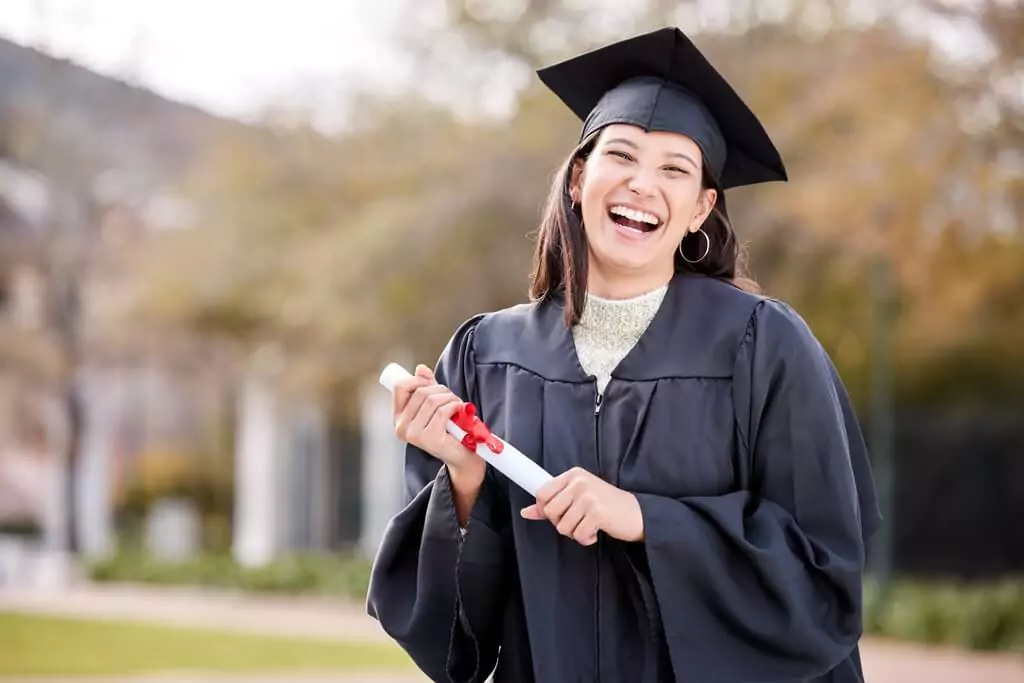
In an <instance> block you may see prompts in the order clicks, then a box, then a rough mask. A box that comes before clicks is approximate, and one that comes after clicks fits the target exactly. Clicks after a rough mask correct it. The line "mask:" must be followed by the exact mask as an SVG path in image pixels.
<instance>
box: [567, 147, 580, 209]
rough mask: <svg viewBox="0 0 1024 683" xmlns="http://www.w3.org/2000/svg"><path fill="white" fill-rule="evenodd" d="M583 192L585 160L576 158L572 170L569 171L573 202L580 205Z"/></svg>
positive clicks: (570, 193) (570, 191)
mask: <svg viewBox="0 0 1024 683" xmlns="http://www.w3.org/2000/svg"><path fill="white" fill-rule="evenodd" d="M582 193H583V161H581V160H580V159H575V160H574V161H573V162H572V171H570V173H569V198H570V200H571V201H572V203H573V204H575V205H576V206H579V204H580V196H581V195H582Z"/></svg>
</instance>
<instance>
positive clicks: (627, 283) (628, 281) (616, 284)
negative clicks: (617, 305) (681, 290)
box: [587, 261, 673, 300]
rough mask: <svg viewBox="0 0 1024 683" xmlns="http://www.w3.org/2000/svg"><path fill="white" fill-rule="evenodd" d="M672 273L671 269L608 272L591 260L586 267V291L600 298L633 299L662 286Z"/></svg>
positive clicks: (670, 277)
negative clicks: (667, 270)
mask: <svg viewBox="0 0 1024 683" xmlns="http://www.w3.org/2000/svg"><path fill="white" fill-rule="evenodd" d="M672 275H673V272H672V271H669V272H668V273H660V272H654V273H644V274H642V275H638V274H636V273H621V274H619V273H616V274H610V273H607V272H605V271H604V270H602V269H601V268H600V267H596V266H595V264H594V262H593V261H591V262H590V264H588V269H587V291H588V292H589V293H590V294H592V295H594V296H597V297H600V298H602V299H611V300H619V299H633V298H636V297H638V296H643V295H644V294H647V293H648V292H653V291H654V290H656V289H659V288H661V287H664V286H665V285H667V284H668V283H669V281H671V279H672Z"/></svg>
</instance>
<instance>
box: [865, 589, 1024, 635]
mask: <svg viewBox="0 0 1024 683" xmlns="http://www.w3.org/2000/svg"><path fill="white" fill-rule="evenodd" d="M864 597H865V620H864V627H865V632H866V633H870V634H874V635H879V636H885V637H888V638H895V639H900V640H910V641H917V642H922V643H929V644H940V645H950V646H956V647H962V648H967V649H972V650H1006V651H1015V652H1021V653H1022V654H1024V578H1022V579H1006V580H1003V581H999V582H996V583H991V584H977V585H972V584H967V583H962V582H952V581H949V582H927V581H912V580H904V581H898V582H896V583H895V584H894V585H893V587H892V588H891V589H890V591H889V594H888V595H884V596H883V595H882V594H881V593H880V591H879V590H878V588H877V587H876V586H875V585H873V584H870V583H869V584H867V585H866V586H865V596H864Z"/></svg>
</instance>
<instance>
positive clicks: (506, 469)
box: [380, 363, 552, 497]
mask: <svg viewBox="0 0 1024 683" xmlns="http://www.w3.org/2000/svg"><path fill="white" fill-rule="evenodd" d="M408 377H411V375H410V374H409V371H408V370H406V369H405V368H403V367H402V366H401V365H398V364H397V363H389V364H388V365H387V367H385V368H384V371H383V372H381V373H380V383H381V385H382V386H383V387H384V388H385V389H387V390H388V391H391V392H393V391H394V390H395V382H397V381H398V380H400V379H405V378H408ZM460 398H461V397H460ZM447 431H448V433H449V434H451V435H452V436H454V437H455V438H456V439H458V440H459V441H462V438H463V437H464V436H466V433H465V432H464V431H462V430H461V429H459V427H458V426H457V425H456V424H455V423H454V422H452V421H451V420H449V421H448V424H447ZM494 436H495V437H496V438H498V439H499V440H500V441H501V442H502V444H504V448H503V449H502V451H501V453H492V452H491V449H490V448H488V447H487V444H483V443H481V444H478V445H477V447H476V454H477V455H479V456H480V457H481V458H483V459H484V460H486V461H487V462H488V463H490V464H491V465H493V466H494V468H495V469H496V470H498V471H499V472H501V473H502V474H504V475H505V476H506V477H508V478H509V479H511V480H512V481H513V482H515V483H516V484H517V485H518V486H520V487H521V488H522V489H523V490H525V491H526V492H527V493H529V494H530V495H531V496H534V497H536V495H537V491H538V490H539V489H540V487H541V486H543V485H544V484H546V483H548V482H549V481H551V479H552V476H551V475H550V474H548V473H547V472H545V471H544V468H542V467H541V466H540V465H538V464H537V463H535V462H534V461H533V460H530V458H528V457H526V456H525V455H524V454H523V453H521V452H520V451H519V450H518V449H516V447H515V446H513V445H512V444H510V443H508V442H507V441H505V440H504V439H501V438H500V437H498V435H497V434H495V435H494Z"/></svg>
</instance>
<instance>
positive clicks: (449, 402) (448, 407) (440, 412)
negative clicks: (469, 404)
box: [423, 394, 462, 439]
mask: <svg viewBox="0 0 1024 683" xmlns="http://www.w3.org/2000/svg"><path fill="white" fill-rule="evenodd" d="M435 398H436V397H434V396H431V397H430V398H429V399H427V400H428V401H432V400H434V399H435ZM461 407H462V401H461V400H460V399H459V397H458V396H456V395H455V394H448V395H447V396H446V397H445V399H444V400H443V401H441V402H440V405H439V406H437V408H436V409H435V410H434V415H433V416H432V417H431V418H430V422H428V423H427V426H426V427H425V428H424V429H423V433H424V434H429V435H431V436H433V437H437V438H440V437H441V435H443V434H447V433H448V420H450V419H452V416H453V415H455V412H456V411H457V410H458V409H459V408H461ZM452 438H453V439H454V438H455V437H454V436H453V437H452Z"/></svg>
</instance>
